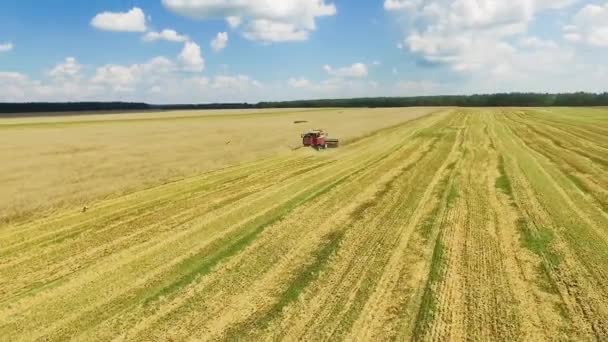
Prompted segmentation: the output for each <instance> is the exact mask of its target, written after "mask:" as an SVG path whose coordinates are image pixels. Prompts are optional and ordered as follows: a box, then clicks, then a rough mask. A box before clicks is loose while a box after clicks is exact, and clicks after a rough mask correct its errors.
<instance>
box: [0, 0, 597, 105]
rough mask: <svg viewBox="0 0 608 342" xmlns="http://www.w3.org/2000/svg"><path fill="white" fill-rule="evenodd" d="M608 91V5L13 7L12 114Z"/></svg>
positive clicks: (467, 0)
mask: <svg viewBox="0 0 608 342" xmlns="http://www.w3.org/2000/svg"><path fill="white" fill-rule="evenodd" d="M511 91H534V92H572V91H592V92H603V91H608V0H600V1H592V0H584V1H583V0H510V1H505V0H429V1H427V0H103V1H101V0H88V1H82V0H45V1H40V0H3V1H1V2H0V101H3V102H25V101H137V102H149V103H159V104H164V103H208V102H244V101H247V102H257V101H276V100H294V99H313V98H341V97H362V96H418V95H441V94H474V93H493V92H511Z"/></svg>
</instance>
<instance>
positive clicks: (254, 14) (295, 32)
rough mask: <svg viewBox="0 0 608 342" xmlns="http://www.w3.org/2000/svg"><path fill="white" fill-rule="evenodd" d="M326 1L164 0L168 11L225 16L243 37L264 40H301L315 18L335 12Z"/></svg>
mask: <svg viewBox="0 0 608 342" xmlns="http://www.w3.org/2000/svg"><path fill="white" fill-rule="evenodd" d="M325 1H326V0H282V1H275V0H258V1H242V0H226V1H217V0H163V1H162V2H163V4H164V5H165V7H167V8H168V9H170V10H171V11H173V12H175V13H177V14H180V15H184V16H188V17H192V18H196V19H203V20H204V19H217V18H224V19H226V20H227V22H228V24H229V25H230V27H232V28H240V29H241V30H242V32H243V35H244V36H245V38H247V39H250V40H255V41H261V42H266V43H272V42H285V41H302V40H306V39H308V36H309V34H310V32H312V31H314V30H316V19H317V18H318V17H323V16H333V15H335V14H336V6H335V5H334V4H332V3H325Z"/></svg>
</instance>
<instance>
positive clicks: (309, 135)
mask: <svg viewBox="0 0 608 342" xmlns="http://www.w3.org/2000/svg"><path fill="white" fill-rule="evenodd" d="M302 145H304V146H306V147H312V148H315V149H317V150H320V149H323V150H324V149H327V148H337V147H338V146H339V145H340V141H339V140H338V139H335V138H329V137H328V136H327V132H325V131H323V130H322V129H312V130H310V131H308V132H306V133H302Z"/></svg>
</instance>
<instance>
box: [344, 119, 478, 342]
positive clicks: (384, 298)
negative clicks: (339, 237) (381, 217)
mask: <svg viewBox="0 0 608 342" xmlns="http://www.w3.org/2000/svg"><path fill="white" fill-rule="evenodd" d="M463 125H465V126H466V121H465V123H464V124H463ZM462 139H463V135H462V132H460V134H459V135H458V137H457V139H456V140H455V143H454V146H453V147H452V149H451V151H450V152H449V154H448V155H447V156H446V158H445V162H444V163H443V164H442V165H441V166H440V167H439V169H437V171H436V172H435V175H434V176H433V179H432V180H431V182H430V183H429V184H428V186H427V188H426V190H425V191H424V193H423V195H422V199H421V201H420V205H419V206H418V208H417V209H416V210H415V211H414V216H413V217H412V218H411V219H410V220H409V222H408V223H407V226H406V228H405V229H403V231H402V235H401V236H400V237H399V242H398V244H397V245H396V246H395V247H396V248H395V249H394V250H393V251H392V253H391V257H390V259H389V261H388V264H387V266H386V268H385V270H386V272H384V273H382V277H381V278H380V281H379V283H378V285H377V286H376V288H375V290H374V292H373V294H372V296H371V297H370V299H369V301H368V302H367V303H366V304H365V307H364V309H363V311H362V312H361V315H360V316H359V319H358V320H357V321H356V322H355V325H354V327H353V329H352V330H351V332H350V333H349V338H352V339H360V340H368V339H371V338H383V337H382V335H380V336H379V335H378V334H379V332H380V333H382V332H385V333H386V332H389V331H390V330H393V331H394V328H393V329H390V328H389V325H390V322H391V317H390V314H389V312H388V309H389V308H390V307H391V306H392V305H393V303H394V297H393V296H394V295H396V294H398V291H397V290H396V289H395V288H394V286H396V285H397V284H399V281H398V279H399V278H400V277H402V276H403V275H401V274H400V271H401V270H402V269H404V265H403V260H404V259H406V253H408V249H409V248H408V243H409V240H410V237H411V235H412V234H413V232H414V228H415V227H417V226H418V225H420V223H421V222H422V219H423V217H424V215H425V213H427V212H429V211H430V209H429V208H428V206H432V205H434V202H433V201H432V197H433V196H434V194H435V193H436V192H437V189H436V188H437V186H438V184H439V183H440V181H441V179H442V178H443V174H444V173H447V171H448V170H447V168H448V165H450V164H452V163H454V162H456V161H457V159H458V158H459V155H460V152H458V151H457V147H458V146H459V144H460V143H459V141H461V140H462ZM418 275H419V276H421V274H418ZM420 280H421V279H420Z"/></svg>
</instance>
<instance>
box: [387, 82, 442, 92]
mask: <svg viewBox="0 0 608 342" xmlns="http://www.w3.org/2000/svg"><path fill="white" fill-rule="evenodd" d="M395 89H396V90H397V91H398V94H399V96H425V95H438V94H439V92H440V91H441V89H442V86H441V84H440V83H436V82H432V81H399V82H397V84H396V85H395Z"/></svg>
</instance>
